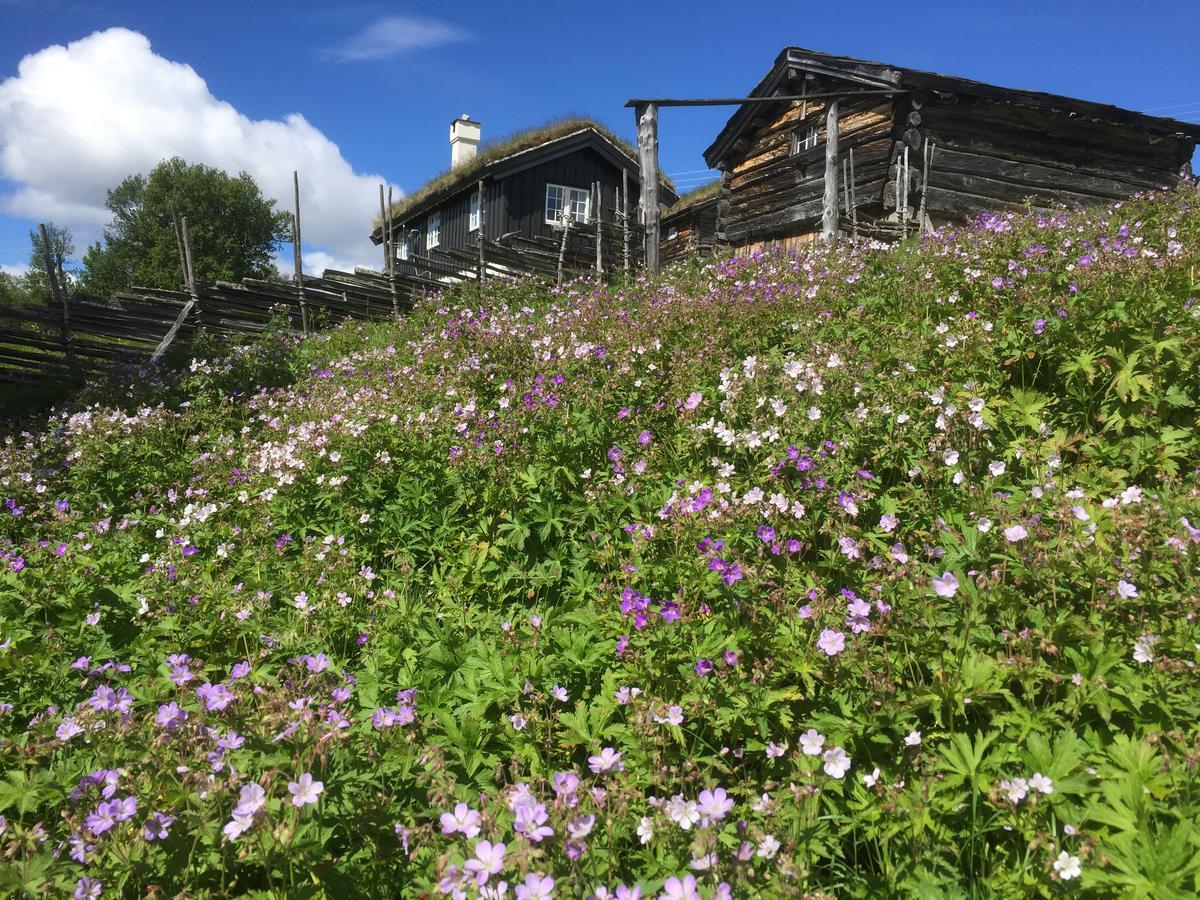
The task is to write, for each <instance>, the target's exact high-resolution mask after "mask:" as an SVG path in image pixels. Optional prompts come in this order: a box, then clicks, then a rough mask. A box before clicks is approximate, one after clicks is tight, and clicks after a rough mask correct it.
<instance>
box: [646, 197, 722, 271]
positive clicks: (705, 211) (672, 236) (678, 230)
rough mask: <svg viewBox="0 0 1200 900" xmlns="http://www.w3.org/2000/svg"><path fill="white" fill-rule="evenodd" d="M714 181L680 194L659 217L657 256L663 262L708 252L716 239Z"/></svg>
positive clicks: (711, 249)
mask: <svg viewBox="0 0 1200 900" xmlns="http://www.w3.org/2000/svg"><path fill="white" fill-rule="evenodd" d="M720 187H721V183H720V182H719V181H714V182H713V183H711V184H706V185H704V186H703V187H699V188H697V189H696V190H694V191H691V192H690V193H687V194H684V195H683V196H682V197H680V198H679V200H678V202H676V203H675V204H674V205H673V206H669V207H668V208H667V209H666V210H665V211H664V212H663V217H662V226H661V228H660V230H659V234H660V235H661V239H660V241H659V248H660V249H659V259H660V261H661V262H662V264H663V265H667V264H669V263H673V262H677V261H679V260H681V259H686V258H687V257H689V256H712V254H713V253H714V252H715V251H716V250H717V249H718V247H719V246H720V245H719V244H718V242H717V194H718V192H719V190H720Z"/></svg>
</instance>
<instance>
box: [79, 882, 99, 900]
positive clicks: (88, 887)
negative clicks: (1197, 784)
mask: <svg viewBox="0 0 1200 900" xmlns="http://www.w3.org/2000/svg"><path fill="white" fill-rule="evenodd" d="M103 892H104V882H103V881H96V880H95V879H94V878H87V877H84V878H80V879H79V881H77V882H75V894H74V897H75V900H96V898H97V897H99V896H100V895H101V894H102V893H103Z"/></svg>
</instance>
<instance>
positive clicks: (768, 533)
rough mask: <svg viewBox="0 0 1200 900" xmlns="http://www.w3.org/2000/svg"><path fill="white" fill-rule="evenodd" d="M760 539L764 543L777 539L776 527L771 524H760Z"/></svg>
mask: <svg viewBox="0 0 1200 900" xmlns="http://www.w3.org/2000/svg"><path fill="white" fill-rule="evenodd" d="M758 539H759V540H760V541H762V542H763V543H764V544H769V543H771V541H773V540H775V529H774V528H772V527H771V526H770V525H759V526H758Z"/></svg>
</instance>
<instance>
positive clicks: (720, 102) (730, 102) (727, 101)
mask: <svg viewBox="0 0 1200 900" xmlns="http://www.w3.org/2000/svg"><path fill="white" fill-rule="evenodd" d="M907 93H908V91H907V90H904V89H901V88H887V89H886V90H877V91H835V92H832V93H824V94H802V95H796V96H786V97H714V98H705V99H701V100H678V99H674V100H673V99H668V98H657V99H652V98H642V99H635V100H629V101H627V102H626V103H625V106H626V107H628V108H632V109H641V108H642V107H643V106H655V107H661V106H741V105H742V104H743V103H787V102H790V101H793V100H795V101H797V102H799V101H801V100H826V99H837V98H843V97H867V96H871V95H884V94H886V95H894V94H907Z"/></svg>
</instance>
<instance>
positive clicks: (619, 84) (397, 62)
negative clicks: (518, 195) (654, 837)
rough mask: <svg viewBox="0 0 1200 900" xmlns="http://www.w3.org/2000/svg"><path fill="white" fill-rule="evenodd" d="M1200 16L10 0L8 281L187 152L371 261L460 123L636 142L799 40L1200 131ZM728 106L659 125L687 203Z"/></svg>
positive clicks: (321, 236) (2, 30)
mask: <svg viewBox="0 0 1200 900" xmlns="http://www.w3.org/2000/svg"><path fill="white" fill-rule="evenodd" d="M1186 6H1187V4H1184V3H1178V2H1176V3H1161V2H1143V3H1141V4H1137V5H1130V4H1128V3H1120V4H1118V3H1114V2H1105V0H1093V2H1055V0H1051V2H1045V0H1042V2H1037V3H1031V2H1023V0H1022V2H1004V3H992V4H975V3H970V2H962V0H959V2H933V0H930V2H926V3H924V4H922V5H921V6H920V7H911V6H908V7H903V6H899V5H897V4H895V3H886V4H885V3H869V2H860V3H856V4H808V3H805V4H799V3H767V4H748V5H739V4H730V3H728V2H722V3H711V4H709V3H705V2H700V0H692V2H688V3H646V2H641V3H618V2H609V3H605V4H594V3H578V2H559V3H552V4H535V3H505V4H499V3H481V2H474V0H461V2H459V3H456V4H432V3H413V4H406V3H399V4H398V3H390V4H384V3H361V4H351V5H347V6H340V7H336V8H335V7H333V6H332V5H330V4H306V3H301V2H293V3H273V2H245V0H242V2H239V3H232V2H222V0H214V2H206V3H187V4H182V3H180V4H176V3H169V2H168V3H164V2H161V0H160V2H126V3H117V2H111V3H108V2H97V3H82V2H72V0H0V265H6V266H14V265H19V264H21V263H23V262H24V261H25V259H26V257H27V256H28V244H27V239H26V237H25V233H26V231H27V230H28V229H29V228H30V227H31V225H33V224H34V223H35V222H36V221H37V220H38V219H41V218H49V219H54V220H56V221H58V222H60V223H66V224H69V225H71V226H72V227H73V228H74V230H75V232H76V234H77V236H78V237H79V240H78V241H77V243H78V244H79V249H80V253H82V249H83V246H82V245H83V244H84V243H85V242H86V241H88V240H90V239H94V238H95V237H96V236H97V235H98V233H99V229H100V227H101V226H102V224H103V210H102V206H103V200H104V189H105V188H106V187H111V186H112V185H113V184H115V183H116V181H119V180H120V177H121V176H122V175H124V174H129V172H132V171H135V170H140V169H145V168H148V167H149V166H150V165H152V164H153V162H154V161H156V160H157V159H158V158H160V157H161V156H165V155H170V154H171V153H175V152H182V153H184V155H189V153H190V154H191V155H193V156H206V157H207V158H206V159H204V160H202V161H205V162H209V163H210V164H222V163H223V164H225V165H226V166H228V167H244V168H247V169H248V170H249V171H251V173H252V174H254V175H255V176H256V177H258V178H259V180H260V182H262V181H267V180H270V179H274V181H273V182H272V184H271V185H269V187H275V186H278V185H282V184H284V182H285V180H288V179H290V175H291V170H292V168H294V167H299V168H300V170H301V177H302V179H304V180H305V183H306V187H307V188H308V191H309V193H310V194H311V195H312V196H311V197H310V201H311V207H310V212H311V215H310V216H307V217H306V218H307V221H306V228H305V232H306V235H308V236H311V237H312V240H313V246H312V247H311V248H309V258H310V261H312V262H313V263H314V264H315V265H319V264H320V263H322V262H333V263H342V264H345V263H348V262H360V263H362V262H370V261H371V260H373V259H374V257H375V255H377V252H376V251H375V250H374V249H373V248H372V247H371V245H370V244H368V243H367V239H366V233H367V230H368V224H369V218H370V215H371V212H372V210H374V209H377V204H378V199H377V193H376V191H377V189H376V188H375V185H376V184H377V183H378V182H379V181H380V180H381V179H387V180H388V181H389V183H391V184H393V185H395V186H396V187H398V188H400V189H403V190H412V189H414V188H417V187H419V186H420V185H421V184H422V183H424V182H425V181H426V180H428V179H429V178H430V177H432V176H434V175H436V174H437V173H438V172H440V171H441V170H443V169H444V168H446V166H447V165H448V162H449V147H448V144H447V127H448V124H449V122H450V120H451V119H453V118H454V117H456V116H458V115H459V114H461V113H469V114H471V116H472V117H474V118H475V119H477V120H479V121H481V122H482V123H483V133H484V140H485V141H486V140H487V139H488V138H489V137H490V138H497V137H500V136H502V135H504V134H507V133H510V132H512V131H514V130H518V129H521V128H523V127H526V126H530V125H534V124H538V123H541V122H543V121H545V120H547V119H550V118H553V117H557V116H560V115H564V114H568V113H579V114H584V115H587V116H591V117H594V118H597V119H599V120H601V121H603V122H604V123H605V124H607V125H608V126H609V127H611V128H613V129H615V130H617V131H618V132H620V133H622V134H624V135H626V136H627V137H629V138H631V139H632V137H633V115H632V113H631V112H630V111H629V110H627V109H625V108H624V106H623V104H624V102H625V100H626V99H628V98H629V97H632V96H655V95H657V96H691V97H703V96H714V95H721V96H728V95H738V94H741V93H744V92H746V91H748V90H749V89H750V88H751V87H752V86H753V85H754V84H755V82H756V81H757V80H758V79H759V78H760V77H761V76H762V75H763V74H764V73H765V72H766V71H767V69H768V68H769V67H770V65H771V62H772V60H773V59H774V57H775V56H776V54H777V53H778V52H779V51H780V49H782V48H783V47H784V46H787V45H789V44H796V45H799V46H804V47H810V48H813V49H817V50H825V51H828V52H833V53H840V54H845V55H850V56H859V57H863V58H866V59H874V60H882V61H887V62H893V63H897V64H900V65H906V66H913V67H917V68H925V69H932V70H935V71H939V72H945V73H949V74H955V75H962V76H966V77H970V78H975V79H979V80H981V81H986V82H992V83H996V84H1002V85H1009V86H1014V87H1025V88H1033V89H1038V90H1045V91H1051V92H1054V93H1061V94H1067V95H1072V96H1078V97H1082V98H1086V99H1091V100H1097V101H1102V102H1108V103H1114V104H1117V105H1119V106H1126V107H1129V108H1132V109H1140V110H1146V111H1152V112H1156V113H1158V114H1162V115H1174V116H1176V117H1178V118H1182V119H1189V120H1192V121H1200V53H1198V52H1197V50H1196V45H1195V29H1196V21H1195V18H1194V16H1190V15H1187V14H1185V13H1184V11H1183V10H1184V9H1185V7H1186ZM647 23H649V24H651V27H650V29H649V32H650V33H651V34H652V36H653V44H652V45H651V46H649V47H647V46H646V43H645V39H644V38H643V37H642V35H644V34H645V33H646V30H647V29H646V28H645V25H646V24H647ZM109 29H126V31H116V32H114V31H108V30H109ZM97 33H100V34H99V35H98V34H97ZM89 36H90V37H89ZM71 42H80V43H76V44H74V45H73V46H72V47H71V49H70V50H69V51H66V52H65V53H58V54H56V53H52V52H50V51H48V50H47V48H49V47H51V46H52V45H68V44H71ZM30 55H33V56H30ZM26 57H30V59H28V60H27V61H26V68H25V69H22V70H21V71H20V72H19V71H18V65H19V64H20V63H21V61H22V59H23V58H26ZM177 64H181V65H177ZM185 66H190V67H191V72H189V71H188V70H187V69H186V68H184V67H185ZM114 70H120V71H119V73H118V74H117V75H112V73H113V71H114ZM6 91H7V94H6ZM6 96H7V97H8V101H7V102H8V104H9V106H8V107H5V102H6V101H5V97H6ZM6 110H7V112H8V114H7V115H2V114H3V113H5V111H6ZM13 110H17V111H18V112H19V113H20V114H19V115H13V114H12V113H13ZM731 111H732V110H730V109H723V108H707V109H686V110H675V109H672V110H665V111H664V112H663V115H662V122H661V127H662V132H661V143H662V148H661V152H662V165H663V169H664V171H666V172H667V173H668V174H672V175H674V176H675V178H676V180H677V181H678V182H679V183H680V185H681V187H683V188H686V187H689V186H692V185H695V184H698V183H700V182H702V181H703V180H704V179H705V177H706V175H705V174H704V172H703V169H704V163H703V160H702V159H701V152H702V151H703V150H704V148H705V147H706V146H707V145H708V143H709V142H710V141H711V139H712V138H713V137H714V136H715V135H716V133H717V132H718V130H719V129H720V127H721V126H722V124H723V123H724V121H725V119H726V118H727V117H728V115H729V114H730V112H731ZM289 116H292V117H293V118H291V119H289V118H288V117H289ZM297 116H298V117H302V118H298V117H297ZM273 193H280V194H281V193H282V190H275V191H273Z"/></svg>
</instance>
